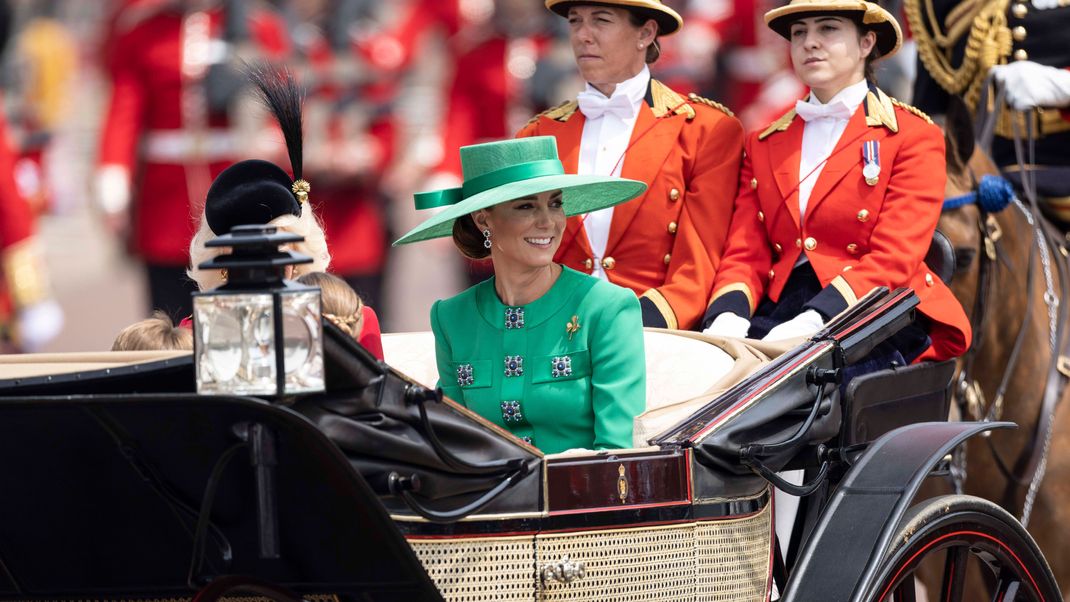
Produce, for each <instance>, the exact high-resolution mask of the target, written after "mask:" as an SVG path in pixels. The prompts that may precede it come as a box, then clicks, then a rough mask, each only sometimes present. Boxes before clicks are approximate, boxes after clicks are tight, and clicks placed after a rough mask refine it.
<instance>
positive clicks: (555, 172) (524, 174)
mask: <svg viewBox="0 0 1070 602" xmlns="http://www.w3.org/2000/svg"><path fill="white" fill-rule="evenodd" d="M564 174H565V168H564V167H563V166H562V165H561V161H559V160H557V159H545V160H543V161H529V162H527V163H520V164H517V165H510V166H509V167H503V168H502V169H499V170H497V171H492V172H490V173H485V174H483V175H481V176H478V177H475V178H472V179H471V180H465V182H464V184H463V185H462V186H461V187H460V188H447V189H445V190H433V191H430V192H418V193H416V194H415V195H413V196H414V199H415V201H416V208H417V209H432V208H434V207H445V206H447V205H455V204H457V203H459V202H461V201H463V200H464V199H467V198H468V197H472V196H475V195H477V194H479V193H481V192H486V191H487V190H490V189H492V188H497V187H499V186H504V185H505V184H510V183H512V182H519V181H521V180H531V179H532V178H542V177H546V176H561V175H564Z"/></svg>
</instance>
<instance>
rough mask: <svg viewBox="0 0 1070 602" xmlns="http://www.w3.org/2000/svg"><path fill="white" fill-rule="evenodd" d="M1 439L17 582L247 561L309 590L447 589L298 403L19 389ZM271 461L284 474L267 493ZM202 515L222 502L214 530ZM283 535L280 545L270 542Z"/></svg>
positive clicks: (146, 589) (376, 593)
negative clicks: (25, 394)
mask: <svg viewBox="0 0 1070 602" xmlns="http://www.w3.org/2000/svg"><path fill="white" fill-rule="evenodd" d="M250 425H261V427H262V428H265V429H266V430H267V432H270V433H272V435H273V436H272V437H271V443H273V445H268V446H261V447H260V449H258V450H256V452H258V453H254V449H253V447H254V446H253V445H251V444H250V443H247V442H246V441H243V438H245V439H246V440H249V439H250V436H249V435H250V433H251V431H250V428H249V426H250ZM0 454H2V455H0V458H2V460H0V475H2V479H3V484H4V488H3V491H4V493H3V495H0V517H3V519H2V520H0V562H2V564H3V569H4V570H3V571H0V597H3V598H10V597H15V596H18V597H28V596H46V597H57V598H60V597H69V596H71V595H74V594H79V595H81V597H83V598H84V597H87V596H92V597H100V598H103V597H117V598H118V597H123V598H130V597H146V596H151V597H181V596H188V595H189V594H190V592H191V588H190V587H189V585H188V578H189V576H190V574H191V573H192V575H193V577H194V579H193V581H194V583H195V584H199V583H201V582H202V581H203V579H205V578H211V577H213V576H217V575H222V574H241V575H250V576H255V577H258V578H261V579H264V580H267V581H269V582H274V583H278V584H283V585H287V586H290V587H292V588H294V589H295V590H297V591H301V592H302V593H335V594H339V595H341V596H342V597H352V598H357V599H368V600H396V599H421V600H422V599H436V593H435V590H434V587H433V585H432V584H431V582H430V581H429V579H428V578H427V576H426V574H425V573H424V571H423V569H422V567H421V565H420V563H419V561H418V560H417V559H416V557H415V556H414V555H413V553H412V551H411V549H410V548H409V546H408V545H407V544H406V542H405V540H404V538H403V537H402V535H401V533H400V532H399V531H398V529H397V527H395V525H394V523H393V522H392V521H391V520H390V517H389V515H388V514H387V512H386V510H385V509H384V508H383V506H382V505H381V504H380V503H379V501H378V500H377V497H376V495H375V494H374V493H373V492H372V490H371V488H370V487H369V486H368V485H367V483H366V482H365V481H364V479H363V478H361V476H360V475H359V474H357V473H356V472H355V471H353V470H352V468H351V467H350V464H349V462H348V461H347V459H346V458H345V457H344V455H343V454H342V453H341V452H340V450H339V449H338V448H337V447H336V446H334V445H332V444H331V443H330V441H328V440H327V438H326V437H324V436H323V434H322V433H320V432H319V431H318V430H317V429H316V428H315V427H314V426H313V425H312V424H310V423H309V422H308V421H307V420H306V419H305V418H304V417H302V416H300V415H298V414H297V413H295V412H293V411H292V410H290V409H287V408H285V407H281V406H278V405H271V404H268V403H266V402H264V401H262V400H258V399H251V398H235V397H205V396H193V395H182V394H148V395H138V396H113V395H98V396H77V395H74V396H58V397H32V398H19V397H9V398H5V399H0ZM258 466H266V467H268V472H269V473H270V474H271V478H272V480H273V486H272V487H270V488H269V489H268V492H269V493H268V494H267V495H265V496H262V497H261V496H258V489H257V483H258V481H257V479H256V474H257V467H258ZM213 484H214V486H215V487H214V488H215V492H214V499H211V501H206V498H208V497H211V496H209V495H208V494H206V491H208V490H209V489H211V488H212V486H213ZM271 492H273V494H272V493H271ZM264 503H268V504H273V505H274V506H275V508H276V509H277V512H275V513H274V516H275V525H274V526H273V527H274V530H275V533H276V537H274V538H272V537H270V533H268V535H266V536H265V535H264V534H263V532H264V531H265V529H262V528H261V521H260V520H259V518H258V517H259V516H260V514H259V512H258V508H259V507H260V506H261V505H262V504H264ZM209 505H210V508H211V510H210V512H201V510H202V509H204V508H207V507H208V506H209ZM269 514H270V513H265V515H269ZM199 516H204V517H210V520H209V521H208V522H206V523H204V525H203V527H202V528H201V536H200V537H198V536H197V533H198V525H197V519H198V517H199ZM267 524H268V527H267V531H271V530H272V525H271V524H270V521H268V523H267ZM196 539H199V540H201V542H202V544H203V553H202V554H198V553H195V551H194V548H195V545H194V541H195V540H196ZM272 539H273V540H274V541H273V543H275V544H277V556H278V557H277V558H264V557H263V555H262V553H261V552H262V547H261V546H262V545H263V542H264V541H269V540H272ZM268 545H269V547H270V545H271V543H270V542H269V544H268ZM191 567H192V568H191Z"/></svg>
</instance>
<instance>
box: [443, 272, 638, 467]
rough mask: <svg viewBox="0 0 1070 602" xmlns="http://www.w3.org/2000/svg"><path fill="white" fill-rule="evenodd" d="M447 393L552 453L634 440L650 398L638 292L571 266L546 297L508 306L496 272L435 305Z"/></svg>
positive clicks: (620, 445) (623, 444)
mask: <svg viewBox="0 0 1070 602" xmlns="http://www.w3.org/2000/svg"><path fill="white" fill-rule="evenodd" d="M431 329H432V330H433V331H434V334H435V353H436V355H437V359H438V374H439V386H441V387H442V390H443V391H444V392H445V394H446V396H447V397H450V398H452V399H453V400H455V401H458V402H461V403H463V404H464V405H465V406H467V407H468V408H469V409H471V410H473V411H474V412H476V413H477V414H479V415H480V416H483V417H484V418H486V419H488V420H490V421H492V422H494V423H496V424H498V425H500V426H503V427H505V428H506V429H508V430H509V431H511V432H513V433H514V434H515V435H517V436H518V437H521V438H523V439H524V440H526V441H528V442H530V443H532V444H533V445H535V446H537V447H538V448H539V449H541V450H542V451H543V452H545V453H556V452H561V451H565V450H566V449H571V448H576V447H583V448H588V449H610V448H623V447H631V446H632V420H633V419H634V418H635V416H636V415H637V414H639V413H640V412H642V411H643V409H644V408H645V406H646V362H645V356H644V355H643V321H642V317H641V315H640V310H639V300H638V299H636V297H635V294H634V293H632V292H631V291H629V290H627V289H624V288H621V287H619V286H617V285H615V284H610V283H609V282H605V281H603V280H599V279H597V278H594V277H591V276H588V275H586V274H581V273H580V272H577V271H575V270H572V269H569V268H567V267H566V268H563V269H562V272H561V276H560V277H558V279H557V282H555V283H554V285H553V286H552V287H550V290H549V291H547V292H546V294H544V295H543V296H542V297H540V298H539V299H537V300H535V301H533V302H531V303H529V304H527V305H524V306H521V307H508V306H506V305H503V304H502V302H501V301H499V300H498V295H497V293H496V292H495V290H494V279H493V278H491V279H489V280H486V281H484V282H482V283H480V284H477V285H475V286H473V287H472V288H470V289H468V290H466V291H464V292H463V293H461V294H459V295H457V296H456V297H452V298H450V299H444V300H441V301H437V302H435V304H434V306H432V308H431Z"/></svg>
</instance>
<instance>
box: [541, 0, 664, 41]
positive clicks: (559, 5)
mask: <svg viewBox="0 0 1070 602" xmlns="http://www.w3.org/2000/svg"><path fill="white" fill-rule="evenodd" d="M583 4H586V5H592V4H593V5H597V6H617V7H620V8H626V9H630V10H633V11H635V12H638V13H640V14H643V15H644V16H649V17H650V18H651V19H654V21H656V22H657V24H658V35H662V36H667V35H670V34H674V33H676V32H677V31H679V30H680V28H681V27H683V25H684V19H683V17H681V16H680V13H678V12H676V11H675V10H673V9H671V8H669V7H668V6H666V5H665V3H663V2H661V1H660V0H596V1H594V2H584V1H583V0H546V8H548V9H550V10H552V11H554V12H555V13H557V14H559V15H561V16H562V17H565V18H566V19H567V18H568V9H569V8H571V7H573V6H576V5H583Z"/></svg>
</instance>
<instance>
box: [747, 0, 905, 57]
mask: <svg viewBox="0 0 1070 602" xmlns="http://www.w3.org/2000/svg"><path fill="white" fill-rule="evenodd" d="M829 13H834V14H835V13H841V14H847V13H853V16H857V17H859V18H860V19H861V21H862V24H863V25H865V26H866V27H871V28H873V30H874V32H875V33H876V34H877V50H878V51H879V52H880V55H881V56H880V58H882V59H884V58H887V57H889V56H891V55H893V54H895V53H896V52H898V51H899V47H900V46H902V45H903V32H902V30H901V29H900V28H899V23H898V22H897V21H896V20H895V17H893V16H892V14H891V13H890V12H888V11H886V10H884V9H883V8H881V7H880V6H878V5H877V4H876V3H874V2H866V1H865V0H853V1H852V0H840V1H838V2H836V1H830V2H805V3H801V4H794V3H793V4H788V5H786V6H781V7H780V8H774V9H773V10H771V11H769V12H767V13H765V24H766V25H768V26H769V28H770V29H772V30H773V31H775V32H777V33H778V34H780V36H781V37H783V38H784V39H785V40H791V24H792V23H794V22H796V21H798V20H799V19H805V18H807V17H814V16H817V15H824V14H829Z"/></svg>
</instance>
